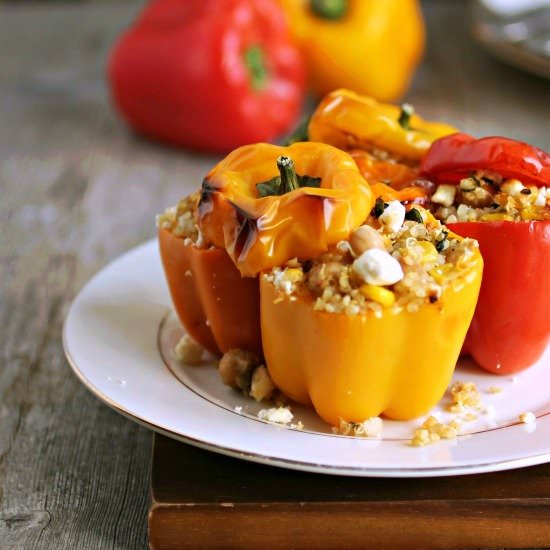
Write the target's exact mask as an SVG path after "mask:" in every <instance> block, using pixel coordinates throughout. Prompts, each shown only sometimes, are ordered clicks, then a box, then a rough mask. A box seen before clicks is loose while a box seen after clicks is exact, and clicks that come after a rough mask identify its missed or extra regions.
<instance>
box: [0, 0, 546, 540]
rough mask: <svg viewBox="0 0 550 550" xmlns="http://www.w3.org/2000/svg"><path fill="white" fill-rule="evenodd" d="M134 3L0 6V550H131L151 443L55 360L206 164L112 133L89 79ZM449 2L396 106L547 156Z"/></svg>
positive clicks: (142, 535) (534, 92)
mask: <svg viewBox="0 0 550 550" xmlns="http://www.w3.org/2000/svg"><path fill="white" fill-rule="evenodd" d="M140 5H141V2H125V3H116V2H108V3H107V2H105V3H97V4H95V3H92V4H80V3H75V4H74V5H70V4H65V3H61V4H55V3H54V4H50V5H47V4H32V3H24V4H2V5H0V193H1V194H0V197H1V199H0V223H2V237H1V239H0V256H1V261H0V281H1V284H2V287H1V288H2V291H1V294H0V296H1V297H0V320H1V321H0V323H1V324H0V326H1V330H0V349H1V351H2V355H1V359H0V361H1V363H0V548H1V549H2V550H4V549H10V550H11V549H18V548H24V549H27V548H68V549H75V548H78V549H94V550H95V549H104V548H146V547H147V532H146V526H147V524H146V513H147V507H148V499H149V495H148V487H149V469H150V456H151V441H152V434H151V432H150V431H148V430H146V429H144V428H141V427H139V426H137V425H136V424H134V423H132V422H130V421H129V420H126V419H125V418H122V417H121V416H119V415H117V414H116V413H115V412H113V411H111V410H110V409H109V408H107V407H106V406H105V405H103V404H102V403H100V402H99V401H98V400H97V399H96V398H95V397H93V396H92V395H91V394H89V393H88V391H87V390H86V389H85V388H84V387H83V386H82V385H81V384H80V383H79V382H78V380H77V379H76V377H75V376H74V375H73V374H72V373H71V371H70V369H69V366H68V364H67V362H66V360H65V358H64V356H63V350H62V345H61V328H62V322H63V318H64V315H65V313H66V311H67V308H68V306H69V304H70V302H71V300H72V299H73V298H74V296H75V294H76V293H77V292H78V290H79V289H80V288H81V287H82V285H83V284H84V283H85V282H86V280H87V279H88V278H89V277H90V276H91V275H92V274H93V273H94V272H96V271H97V270H98V269H100V268H101V267H102V266H104V265H105V264H106V263H107V262H108V261H109V260H111V259H112V258H114V257H116V256H117V255H119V254H120V253H121V252H123V251H125V250H127V249H129V248H130V247H132V246H134V245H136V244H138V243H140V242H142V241H144V240H146V239H148V238H150V237H151V236H152V235H153V234H154V216H155V214H156V213H157V212H160V211H161V210H162V209H163V208H164V207H165V206H166V205H170V204H172V203H174V202H175V201H176V200H177V199H179V198H180V197H181V196H183V195H185V194H186V193H188V192H189V191H190V190H191V189H193V188H194V187H195V186H196V185H197V184H198V183H199V182H200V181H201V178H202V176H203V174H204V173H205V172H206V170H207V169H208V167H209V166H211V165H212V163H213V162H214V161H215V158H214V157H208V156H197V155H193V154H189V153H185V152H181V151H176V150H171V149H168V148H163V147H161V146H158V145H156V144H153V143H150V142H148V141H146V140H143V139H140V138H137V137H136V136H134V135H132V134H130V133H129V132H127V131H126V129H125V127H124V126H123V124H122V123H121V122H120V121H119V120H118V119H117V117H116V116H115V115H114V113H113V111H112V109H111V107H110V105H109V101H108V94H107V90H106V87H105V81H104V70H105V60H106V56H107V52H108V50H109V47H110V45H111V44H112V42H113V39H114V37H115V36H116V34H117V33H118V32H119V31H120V30H121V29H123V28H124V27H125V26H126V25H127V24H128V23H129V22H130V21H131V20H132V17H133V16H134V14H135V13H136V12H137V11H138V9H139V7H140ZM463 6H464V3H463V2H459V1H451V0H432V1H428V2H426V3H425V5H424V7H425V12H426V15H427V21H428V27H429V51H428V55H427V57H426V59H425V62H424V64H423V65H422V67H421V69H420V71H419V72H418V73H417V76H416V78H415V81H414V84H413V87H412V89H411V91H410V93H409V94H408V96H407V99H408V100H409V101H410V102H412V103H414V104H415V105H416V107H417V109H418V110H419V111H420V112H421V113H423V114H424V115H425V116H427V117H430V118H431V117H434V118H438V117H441V118H444V119H446V120H447V121H450V122H453V123H455V124H456V125H458V126H459V127H460V128H462V129H464V130H465V131H469V132H472V133H475V134H479V135H481V134H499V133H501V134H507V135H511V136H515V137H517V138H520V139H524V140H527V141H530V142H532V143H535V144H537V145H539V146H541V147H543V148H546V149H550V134H549V133H548V122H549V120H550V102H549V101H548V97H549V91H550V86H549V83H548V81H544V80H541V79H538V78H536V77H532V76H529V75H527V74H523V73H521V72H517V71H516V70H514V69H511V68H508V67H507V66H505V65H502V64H500V63H498V62H495V61H493V60H492V59H491V58H490V57H488V56H486V55H485V54H484V53H483V52H482V51H480V50H479V49H478V48H477V47H476V46H475V45H474V44H472V42H471V40H470V38H469V35H468V24H467V22H466V20H465V13H464V9H463Z"/></svg>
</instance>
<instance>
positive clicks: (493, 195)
mask: <svg viewBox="0 0 550 550" xmlns="http://www.w3.org/2000/svg"><path fill="white" fill-rule="evenodd" d="M420 171H421V174H422V175H423V176H425V177H427V178H430V179H432V180H434V181H435V182H437V183H438V184H439V185H438V187H437V188H436V190H435V192H434V193H433V195H432V197H431V201H432V208H433V209H434V213H435V215H436V217H438V218H440V219H442V220H444V221H445V223H446V224H447V225H448V226H449V229H450V230H451V231H453V232H455V233H457V234H459V235H462V236H466V237H472V238H474V239H477V240H478V241H479V245H480V248H481V252H482V255H483V259H484V262H485V271H484V276H483V283H482V286H481V292H480V296H479V301H478V305H477V308H476V312H475V315H474V319H473V321H472V325H471V327H470V330H469V332H468V336H467V338H466V342H465V345H464V348H463V351H464V352H465V353H469V354H470V355H471V356H472V357H473V358H474V359H475V360H476V361H477V363H478V364H479V365H480V366H481V367H483V368H484V369H486V370H487V371H489V372H493V373H497V374H510V373H513V372H517V371H521V370H523V369H525V368H527V367H529V366H530V365H532V364H533V363H534V362H536V361H537V359H538V358H539V357H540V356H541V355H542V353H543V352H544V350H545V348H546V346H547V344H548V342H549V340H550V277H549V276H548V274H549V273H550V189H549V187H550V155H548V154H547V153H546V152H544V151H542V150H541V149H538V148H537V147H534V146H532V145H528V144H527V143H523V142H519V141H515V140H512V139H508V138H502V137H487V138H483V139H475V138H473V137H471V136H468V135H466V134H454V135H451V136H447V137H444V138H441V139H439V140H437V141H436V142H434V144H433V145H432V147H431V149H430V150H429V152H428V153H427V155H426V156H425V158H424V159H423V161H422V164H421V168H420Z"/></svg>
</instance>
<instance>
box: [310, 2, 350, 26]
mask: <svg viewBox="0 0 550 550" xmlns="http://www.w3.org/2000/svg"><path fill="white" fill-rule="evenodd" d="M309 6H310V9H311V11H312V12H313V13H314V14H315V15H317V16H318V17H321V18H323V19H330V20H331V21H337V20H338V19H342V18H343V17H344V16H345V15H346V13H347V12H348V0H309Z"/></svg>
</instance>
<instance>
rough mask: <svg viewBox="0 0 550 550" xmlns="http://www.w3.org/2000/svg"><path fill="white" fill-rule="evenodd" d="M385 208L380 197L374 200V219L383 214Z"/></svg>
mask: <svg viewBox="0 0 550 550" xmlns="http://www.w3.org/2000/svg"><path fill="white" fill-rule="evenodd" d="M386 206H388V205H387V204H386V203H385V202H384V200H383V199H382V198H380V197H378V198H377V199H376V202H375V203H374V208H373V209H372V214H373V216H374V217H375V218H379V217H380V215H381V214H382V212H384V210H385V208H386Z"/></svg>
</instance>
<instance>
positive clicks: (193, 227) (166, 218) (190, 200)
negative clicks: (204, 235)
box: [156, 193, 200, 244]
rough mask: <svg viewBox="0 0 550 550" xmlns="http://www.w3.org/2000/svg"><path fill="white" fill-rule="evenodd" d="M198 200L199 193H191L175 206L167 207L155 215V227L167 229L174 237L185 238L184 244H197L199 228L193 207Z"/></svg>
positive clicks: (194, 207)
mask: <svg viewBox="0 0 550 550" xmlns="http://www.w3.org/2000/svg"><path fill="white" fill-rule="evenodd" d="M198 201H199V193H192V194H191V195H189V196H188V197H185V198H184V199H182V200H181V201H180V202H178V204H176V205H175V206H171V207H170V208H167V209H166V210H165V211H164V213H162V214H160V215H158V216H157V220H156V222H157V227H161V228H163V229H167V230H168V231H170V232H171V233H172V234H173V235H174V236H175V237H181V238H182V239H185V240H186V241H188V242H186V243H185V244H198V242H199V241H200V239H199V236H200V234H199V228H198V226H197V223H196V221H195V215H194V212H195V209H196V206H197V203H198Z"/></svg>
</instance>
